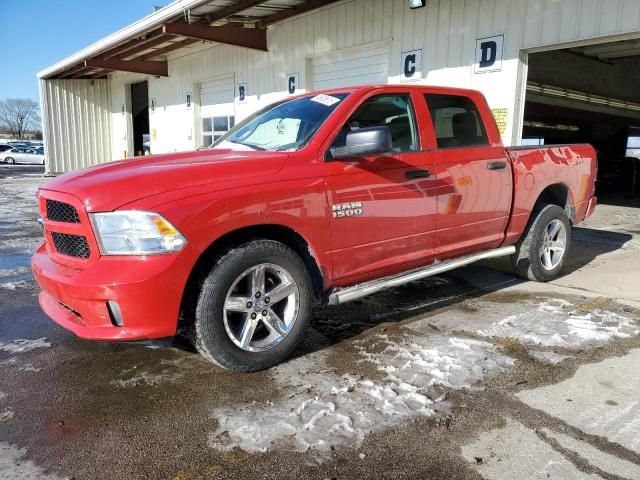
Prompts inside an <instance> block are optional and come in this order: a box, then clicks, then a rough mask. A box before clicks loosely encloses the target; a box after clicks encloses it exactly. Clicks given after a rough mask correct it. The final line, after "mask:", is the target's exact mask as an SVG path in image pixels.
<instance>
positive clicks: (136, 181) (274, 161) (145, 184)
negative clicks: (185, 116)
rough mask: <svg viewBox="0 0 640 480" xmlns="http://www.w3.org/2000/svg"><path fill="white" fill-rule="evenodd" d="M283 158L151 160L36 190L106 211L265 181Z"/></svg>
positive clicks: (243, 155)
mask: <svg viewBox="0 0 640 480" xmlns="http://www.w3.org/2000/svg"><path fill="white" fill-rule="evenodd" d="M287 157H288V154H287V153H282V152H257V151H250V152H246V151H236V150H230V149H226V150H218V149H215V150H201V151H196V152H184V153H172V154H165V155H152V156H145V157H138V158H135V159H128V160H121V161H118V162H112V163H106V164H103V165H98V166H95V167H90V168H85V169H82V170H77V171H74V172H70V173H66V174H64V175H61V176H59V177H56V178H55V179H53V180H51V181H49V182H47V183H45V184H44V185H43V186H42V187H41V189H43V190H53V191H56V192H62V193H68V194H71V195H73V196H75V197H76V198H78V199H79V200H80V201H81V202H82V203H83V205H84V207H85V208H86V209H87V211H89V212H99V211H110V210H115V209H117V208H118V207H120V206H122V205H126V204H127V203H131V202H133V201H136V200H141V199H143V198H146V197H149V196H151V195H157V194H160V193H164V192H168V191H175V190H179V189H183V188H189V187H197V186H199V185H206V184H212V183H218V182H223V181H229V180H241V179H247V182H250V181H252V180H254V179H255V178H259V177H264V176H270V175H273V174H274V173H276V172H278V171H279V170H280V169H281V168H282V166H283V165H284V162H285V161H286V159H287Z"/></svg>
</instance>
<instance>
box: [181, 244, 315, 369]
mask: <svg viewBox="0 0 640 480" xmlns="http://www.w3.org/2000/svg"><path fill="white" fill-rule="evenodd" d="M260 272H264V273H263V274H262V276H261V273H260ZM260 278H263V280H259V279H260ZM278 282H280V283H278ZM261 283H262V284H263V287H262V288H260V286H259V285H260V284H261ZM255 284H257V285H258V286H255ZM276 287H280V290H279V291H278V292H279V293H278V292H277V291H276ZM256 291H258V293H259V294H260V296H258V295H257V294H256ZM285 293H286V294H287V295H288V296H286V297H284V298H283V299H280V300H277V301H274V302H271V300H270V297H269V295H270V294H273V295H275V297H274V300H275V299H276V298H279V297H280V296H282V295H284V294H285ZM312 302H313V294H312V285H311V279H310V276H309V273H308V271H307V269H306V267H305V265H304V263H303V261H302V260H301V259H300V257H299V256H298V255H297V254H296V252H294V251H293V250H291V249H290V248H289V247H287V246H285V245H283V244H282V243H279V242H275V241H272V240H255V241H251V242H249V243H246V244H244V245H241V246H239V247H237V248H233V249H231V250H229V251H228V252H227V253H225V254H224V255H223V256H222V257H220V259H219V260H218V261H217V262H216V264H215V265H214V266H213V268H212V269H211V271H210V272H209V274H208V276H207V277H206V278H205V280H204V282H203V283H202V287H201V289H200V292H199V295H198V300H197V304H196V308H195V315H194V317H195V318H194V322H193V329H192V332H191V337H192V342H193V344H194V346H195V347H196V349H197V350H198V352H200V354H201V355H202V356H203V357H205V358H206V359H207V360H209V361H211V362H213V363H215V364H217V365H219V366H221V367H223V368H227V369H229V370H235V371H239V372H253V371H257V370H263V369H265V368H269V367H271V366H273V365H276V364H278V363H279V362H281V361H282V360H284V359H285V358H287V357H288V356H289V355H291V353H293V351H294V350H295V348H296V346H297V345H298V344H299V343H300V340H301V339H302V337H303V334H304V331H305V328H306V326H307V324H308V323H309V320H310V318H311V307H312ZM265 312H267V314H266V316H265ZM245 332H247V334H246V335H243V333H245ZM247 338H248V341H247Z"/></svg>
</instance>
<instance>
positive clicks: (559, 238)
mask: <svg viewBox="0 0 640 480" xmlns="http://www.w3.org/2000/svg"><path fill="white" fill-rule="evenodd" d="M566 248H567V229H566V227H565V225H564V223H562V222H561V221H560V220H558V219H553V220H551V222H549V224H548V225H547V226H546V228H545V229H544V233H543V235H542V241H541V245H540V261H541V263H542V267H543V268H544V269H545V270H553V269H555V268H556V267H557V266H558V265H559V264H560V262H561V261H562V259H563V257H564V252H565V250H566Z"/></svg>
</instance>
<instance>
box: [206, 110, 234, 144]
mask: <svg viewBox="0 0 640 480" xmlns="http://www.w3.org/2000/svg"><path fill="white" fill-rule="evenodd" d="M234 124H235V117H234V116H233V115H231V116H226V117H206V118H203V119H202V146H203V147H208V146H210V145H212V144H213V143H214V142H215V141H216V140H218V139H219V138H220V137H222V136H223V135H224V134H225V133H227V132H228V131H229V130H231V129H232V128H233V125H234Z"/></svg>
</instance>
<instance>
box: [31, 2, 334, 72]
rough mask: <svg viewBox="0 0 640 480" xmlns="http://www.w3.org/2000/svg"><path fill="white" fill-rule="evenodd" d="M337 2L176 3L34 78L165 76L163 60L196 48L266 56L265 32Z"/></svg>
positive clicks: (165, 65)
mask: <svg viewBox="0 0 640 480" xmlns="http://www.w3.org/2000/svg"><path fill="white" fill-rule="evenodd" d="M336 1H337V0H267V1H265V0H176V1H174V2H173V3H170V4H169V5H167V6H166V7H164V8H161V9H159V10H157V11H156V12H154V13H152V14H151V15H148V16H146V17H144V18H142V19H141V20H138V21H137V22H135V23H133V24H132V25H129V26H128V27H126V28H124V29H122V30H119V31H117V32H115V33H113V34H111V35H109V36H108V37H105V38H103V39H102V40H100V41H98V42H96V43H94V44H93V45H90V46H88V47H87V48H85V49H83V50H80V51H79V52H77V53H75V54H73V55H71V56H70V57H67V58H65V59H64V60H62V61H60V62H58V63H56V64H55V65H52V66H51V67H49V68H46V69H44V70H43V71H41V72H39V73H38V77H40V78H43V79H50V78H64V79H75V78H103V77H106V76H107V75H108V74H109V73H110V72H112V71H125V72H135V73H144V74H149V75H156V76H168V65H167V60H166V55H167V54H168V53H169V52H173V51H174V50H178V49H180V48H185V47H188V46H191V45H193V44H195V43H198V42H216V43H224V44H228V45H235V46H239V47H243V48H251V49H256V50H262V51H266V50H267V49H268V45H267V33H266V32H267V27H268V26H269V25H273V24H274V23H277V22H280V21H282V20H285V19H287V18H289V17H293V16H295V15H300V14H302V13H305V12H308V11H310V10H315V9H317V8H320V7H323V6H325V5H328V4H331V3H335V2H336Z"/></svg>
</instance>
